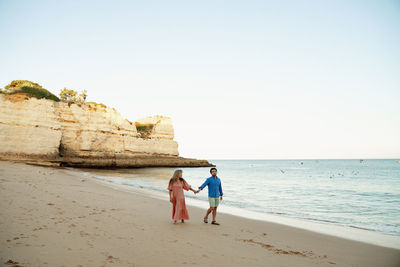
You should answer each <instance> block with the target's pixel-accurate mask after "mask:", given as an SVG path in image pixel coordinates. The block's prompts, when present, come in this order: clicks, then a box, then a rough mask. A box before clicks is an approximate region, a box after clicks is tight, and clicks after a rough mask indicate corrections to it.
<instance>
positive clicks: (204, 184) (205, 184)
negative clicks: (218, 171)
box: [199, 179, 208, 190]
mask: <svg viewBox="0 0 400 267" xmlns="http://www.w3.org/2000/svg"><path fill="white" fill-rule="evenodd" d="M207 185H208V179H207V180H206V181H205V182H204V183H203V184H202V185H201V186H199V189H200V190H203V188H204V187H206V186H207Z"/></svg>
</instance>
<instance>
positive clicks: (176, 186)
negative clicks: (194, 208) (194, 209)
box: [168, 180, 190, 221]
mask: <svg viewBox="0 0 400 267" xmlns="http://www.w3.org/2000/svg"><path fill="white" fill-rule="evenodd" d="M189 188H190V185H189V184H188V183H187V182H186V181H185V180H177V181H175V183H173V184H169V185H168V190H169V191H172V205H173V206H172V220H174V221H178V220H189V213H188V211H187V209H186V203H185V194H184V193H183V189H185V190H186V191H188V190H189Z"/></svg>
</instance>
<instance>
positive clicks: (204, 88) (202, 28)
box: [0, 0, 400, 159]
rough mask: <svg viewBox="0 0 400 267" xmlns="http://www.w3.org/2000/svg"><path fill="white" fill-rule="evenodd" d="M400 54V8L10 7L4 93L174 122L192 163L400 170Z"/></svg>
mask: <svg viewBox="0 0 400 267" xmlns="http://www.w3.org/2000/svg"><path fill="white" fill-rule="evenodd" d="M399 48H400V1H399V0H397V1H393V0H392V1H388V0H376V1H368V0H364V1H353V0H346V1H345V0H338V1H324V0H316V1H251V0H249V1H206V0H204V1H42V0H36V1H20V0H0V87H4V86H5V85H7V84H8V83H10V82H11V81H12V80H31V81H34V82H37V83H39V84H41V85H42V86H43V87H44V88H46V89H48V90H49V91H51V92H53V93H54V94H57V95H58V93H59V92H60V90H61V89H63V88H64V87H66V88H69V89H74V90H76V91H82V90H84V89H85V90H87V92H88V98H87V100H88V101H95V102H98V103H104V104H106V105H107V106H110V107H114V108H116V109H117V110H118V111H119V112H120V113H121V115H122V116H123V117H125V118H127V119H128V120H130V121H135V120H137V119H140V118H143V117H147V116H152V115H157V114H158V115H163V116H168V117H171V118H172V121H173V126H174V130H175V140H176V141H177V142H178V144H179V152H180V155H181V156H184V157H194V158H201V159H317V158H318V159H324V158H331V159H335V158H360V159H361V158H363V159H364V158H400V49H399Z"/></svg>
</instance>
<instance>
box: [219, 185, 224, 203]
mask: <svg viewBox="0 0 400 267" xmlns="http://www.w3.org/2000/svg"><path fill="white" fill-rule="evenodd" d="M219 194H220V195H221V197H220V199H221V200H222V196H223V195H224V193H223V192H222V183H219Z"/></svg>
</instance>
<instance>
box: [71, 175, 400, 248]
mask: <svg viewBox="0 0 400 267" xmlns="http://www.w3.org/2000/svg"><path fill="white" fill-rule="evenodd" d="M69 170H71V171H73V172H76V173H77V174H78V173H79V172H82V174H83V175H84V176H85V177H87V178H90V179H93V180H94V181H98V182H100V183H101V184H104V185H105V186H110V187H116V188H119V189H120V190H127V191H129V192H132V193H139V194H141V195H143V196H148V197H153V198H156V199H162V200H164V201H167V202H168V193H167V191H165V192H164V191H161V190H157V189H152V188H146V187H142V186H140V187H138V186H135V185H133V184H120V183H118V182H114V181H115V178H113V177H111V178H109V177H106V176H99V175H97V174H93V173H90V172H87V171H86V170H84V171H82V170H77V169H73V168H70V169H69ZM185 194H186V193H185ZM186 205H188V206H192V207H196V208H200V209H208V202H207V201H204V200H200V199H197V198H196V197H193V196H192V194H191V193H189V194H188V195H186ZM218 213H223V214H229V215H232V216H237V217H242V218H245V219H250V220H257V221H262V222H271V223H276V224H281V225H286V226H289V227H294V228H297V229H303V230H308V231H311V232H315V233H320V234H325V235H329V236H333V237H339V238H344V239H348V240H353V241H359V242H364V243H368V244H372V245H377V246H382V247H387V248H394V249H400V237H399V236H395V235H390V234H385V233H381V232H378V231H374V230H371V229H364V228H359V227H351V226H347V225H340V224H336V223H334V222H323V221H313V220H307V219H303V218H295V217H289V216H283V215H275V214H268V213H263V212H259V211H252V210H246V209H243V208H239V207H233V206H227V205H224V202H223V201H222V202H221V204H220V205H219V209H218Z"/></svg>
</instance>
